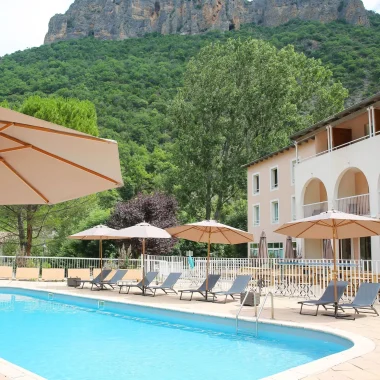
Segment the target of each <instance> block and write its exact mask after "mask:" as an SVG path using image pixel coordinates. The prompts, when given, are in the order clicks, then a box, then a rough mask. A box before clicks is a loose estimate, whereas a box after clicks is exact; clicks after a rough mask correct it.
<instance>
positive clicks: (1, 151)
mask: <svg viewBox="0 0 380 380" xmlns="http://www.w3.org/2000/svg"><path fill="white" fill-rule="evenodd" d="M31 147H32V146H31V145H23V146H17V147H15V148H8V149H2V150H0V153H8V152H14V151H15V150H21V149H27V148H31Z"/></svg>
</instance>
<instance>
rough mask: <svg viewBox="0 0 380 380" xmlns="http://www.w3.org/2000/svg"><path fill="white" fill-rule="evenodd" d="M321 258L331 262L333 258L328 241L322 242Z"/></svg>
mask: <svg viewBox="0 0 380 380" xmlns="http://www.w3.org/2000/svg"><path fill="white" fill-rule="evenodd" d="M323 258H324V259H326V260H332V259H333V258H334V255H333V249H332V245H331V240H330V239H324V240H323Z"/></svg>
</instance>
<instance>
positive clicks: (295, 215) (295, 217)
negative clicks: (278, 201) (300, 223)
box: [292, 195, 297, 220]
mask: <svg viewBox="0 0 380 380" xmlns="http://www.w3.org/2000/svg"><path fill="white" fill-rule="evenodd" d="M296 219H297V214H296V197H295V196H294V195H292V220H296Z"/></svg>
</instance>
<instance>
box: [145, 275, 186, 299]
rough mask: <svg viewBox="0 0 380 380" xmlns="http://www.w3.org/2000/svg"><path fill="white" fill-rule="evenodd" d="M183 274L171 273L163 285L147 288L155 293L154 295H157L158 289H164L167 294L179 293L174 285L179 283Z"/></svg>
mask: <svg viewBox="0 0 380 380" xmlns="http://www.w3.org/2000/svg"><path fill="white" fill-rule="evenodd" d="M181 275H182V273H170V274H169V276H168V277H167V278H166V280H165V281H164V282H163V283H162V284H161V285H154V286H147V287H146V289H147V290H150V291H151V292H152V293H153V294H152V296H153V297H154V296H155V295H156V291H157V290H162V291H163V292H164V293H165V294H168V293H169V292H170V293H175V294H177V292H176V291H175V290H174V285H175V284H176V283H177V281H178V280H179V278H180V277H181Z"/></svg>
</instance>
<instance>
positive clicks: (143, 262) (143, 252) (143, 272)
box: [142, 239, 145, 295]
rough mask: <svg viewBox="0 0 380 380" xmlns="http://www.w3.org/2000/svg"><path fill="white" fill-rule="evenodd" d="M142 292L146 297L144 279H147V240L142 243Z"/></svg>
mask: <svg viewBox="0 0 380 380" xmlns="http://www.w3.org/2000/svg"><path fill="white" fill-rule="evenodd" d="M142 276H143V278H142V288H143V289H142V292H143V295H145V284H144V278H145V239H143V241H142Z"/></svg>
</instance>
